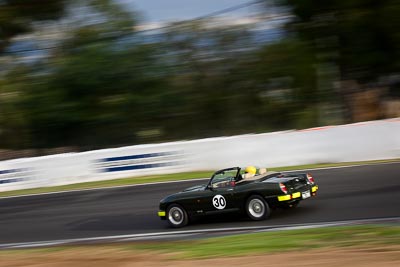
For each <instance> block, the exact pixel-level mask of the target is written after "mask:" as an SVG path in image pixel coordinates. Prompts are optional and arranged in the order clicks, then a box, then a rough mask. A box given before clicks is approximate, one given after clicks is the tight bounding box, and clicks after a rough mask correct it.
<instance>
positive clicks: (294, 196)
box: [277, 185, 318, 202]
mask: <svg viewBox="0 0 400 267" xmlns="http://www.w3.org/2000/svg"><path fill="white" fill-rule="evenodd" d="M317 191H318V185H313V186H311V188H310V193H311V196H315V195H316V193H317ZM277 198H278V201H279V202H283V201H291V200H301V199H302V195H301V192H295V193H292V194H287V195H282V196H278V197H277Z"/></svg>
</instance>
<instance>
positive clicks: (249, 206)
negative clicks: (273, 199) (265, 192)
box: [245, 195, 271, 221]
mask: <svg viewBox="0 0 400 267" xmlns="http://www.w3.org/2000/svg"><path fill="white" fill-rule="evenodd" d="M245 210H246V213H247V216H249V218H250V219H252V220H253V221H262V220H265V219H266V218H268V217H269V215H270V213H271V209H270V208H269V205H268V203H267V202H266V201H265V200H264V198H262V197H261V196H259V195H253V196H250V197H249V198H248V199H247V201H246V206H245Z"/></svg>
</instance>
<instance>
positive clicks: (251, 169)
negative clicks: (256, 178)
mask: <svg viewBox="0 0 400 267" xmlns="http://www.w3.org/2000/svg"><path fill="white" fill-rule="evenodd" d="M244 171H245V172H247V173H251V174H256V172H257V169H256V167H254V166H247V167H246V169H245V170H244Z"/></svg>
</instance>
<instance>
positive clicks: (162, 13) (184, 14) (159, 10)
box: [117, 0, 254, 23]
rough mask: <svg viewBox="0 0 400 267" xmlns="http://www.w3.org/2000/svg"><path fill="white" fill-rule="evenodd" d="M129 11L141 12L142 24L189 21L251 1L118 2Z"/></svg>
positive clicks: (243, 12) (121, 0)
mask: <svg viewBox="0 0 400 267" xmlns="http://www.w3.org/2000/svg"><path fill="white" fill-rule="evenodd" d="M117 1H118V2H120V3H122V4H124V5H126V6H127V7H128V8H129V9H132V10H136V11H139V13H140V14H141V16H142V18H141V22H142V23H162V22H168V21H177V20H187V19H193V18H196V17H199V16H203V15H207V14H209V13H212V12H215V11H220V10H222V9H226V8H230V7H232V6H236V5H240V4H244V3H248V2H251V0H117ZM251 10H254V7H246V8H243V9H241V10H240V11H236V12H233V13H231V14H229V15H232V16H241V15H243V16H245V15H246V14H248V13H250V11H251Z"/></svg>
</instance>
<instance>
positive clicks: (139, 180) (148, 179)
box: [0, 159, 400, 197]
mask: <svg viewBox="0 0 400 267" xmlns="http://www.w3.org/2000/svg"><path fill="white" fill-rule="evenodd" d="M387 162H400V159H393V160H373V161H360V162H342V163H322V164H308V165H298V166H287V167H277V168H268V170H271V171H291V170H306V169H314V168H327V167H338V166H351V165H362V164H373V163H387ZM212 173H213V171H200V172H187V173H176V174H164V175H151V176H144V177H130V178H123V179H114V180H106V181H95V182H86V183H76V184H70V185H63V186H53V187H41V188H33V189H23V190H14V191H7V192H0V197H9V196H18V195H29V194H40V193H50V192H59V191H69V190H79V189H91V188H106V187H113V186H122V185H133V184H145V183H154V182H167V181H178V180H190V179H198V178H206V177H210V176H211V175H212Z"/></svg>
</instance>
